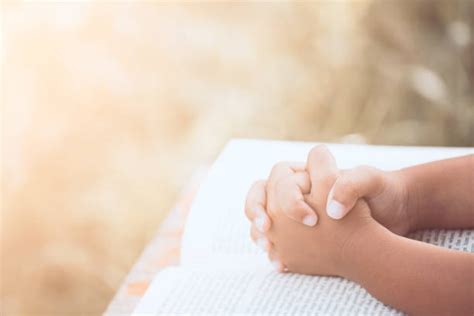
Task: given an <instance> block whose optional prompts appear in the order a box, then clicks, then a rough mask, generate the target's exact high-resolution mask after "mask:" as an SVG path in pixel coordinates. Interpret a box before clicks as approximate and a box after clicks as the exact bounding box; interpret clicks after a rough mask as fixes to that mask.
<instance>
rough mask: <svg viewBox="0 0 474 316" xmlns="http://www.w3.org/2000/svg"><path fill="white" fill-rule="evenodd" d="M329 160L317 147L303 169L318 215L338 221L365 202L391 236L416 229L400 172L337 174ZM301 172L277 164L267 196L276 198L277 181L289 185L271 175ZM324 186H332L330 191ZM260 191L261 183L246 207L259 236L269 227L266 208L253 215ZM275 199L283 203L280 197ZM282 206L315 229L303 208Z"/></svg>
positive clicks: (356, 170)
mask: <svg viewBox="0 0 474 316" xmlns="http://www.w3.org/2000/svg"><path fill="white" fill-rule="evenodd" d="M328 156H330V157H331V159H332V160H333V158H332V156H331V154H330V153H329V151H328V150H327V149H326V148H325V147H324V146H316V147H315V148H314V149H313V150H312V151H311V152H310V154H309V156H308V162H307V168H306V169H307V171H308V173H309V177H310V182H311V183H312V186H311V187H312V188H313V190H312V191H311V197H312V198H313V200H315V201H319V202H318V203H317V204H319V207H317V208H316V211H317V212H322V211H326V212H327V213H328V215H329V216H330V217H331V218H333V219H341V218H343V217H344V216H346V215H347V214H348V213H349V212H350V211H351V209H352V208H353V207H354V205H355V203H356V201H357V200H358V199H360V198H364V199H365V200H366V202H367V203H368V205H369V207H370V209H371V212H372V216H373V217H374V218H375V219H376V220H377V221H378V222H379V223H381V224H382V225H383V226H385V227H386V228H388V229H389V230H391V231H392V232H394V233H396V234H399V235H406V234H407V233H408V232H410V231H411V230H412V229H413V228H414V227H416V223H415V215H416V214H410V213H409V212H408V207H407V204H408V190H407V184H406V182H405V180H404V178H403V177H402V175H401V172H384V171H381V170H377V169H375V168H371V167H364V166H361V167H357V168H354V169H350V170H338V169H337V168H336V167H335V163H334V164H332V163H331V164H328V158H327V157H328ZM328 166H329V168H328ZM285 170H286V171H285ZM302 170H303V168H302V167H301V166H298V167H297V168H294V166H293V165H289V164H285V163H280V164H278V165H277V166H275V168H274V169H273V170H272V174H271V176H270V179H269V181H268V184H269V185H268V186H269V188H267V190H266V191H267V193H268V192H271V193H273V194H274V195H275V196H279V195H280V194H278V193H276V192H275V189H272V188H274V187H275V183H276V181H287V182H288V180H280V179H279V177H275V176H274V172H276V171H278V172H277V174H278V175H282V174H283V175H285V174H295V172H296V171H302ZM292 178H301V176H296V175H293V176H292ZM336 178H337V180H336V181H335V180H334V179H336ZM334 181H335V182H334ZM292 182H294V181H289V183H286V184H285V186H286V187H288V186H289V185H291V183H292ZM325 183H332V184H331V186H330V187H329V189H328V188H327V185H325ZM300 187H301V186H300ZM263 190H265V185H264V182H263V181H260V182H259V183H257V184H256V185H255V186H254V187H252V189H251V190H250V192H249V194H248V197H247V204H246V214H247V217H248V218H249V219H250V220H254V218H255V215H258V214H260V215H259V216H258V217H257V224H258V225H257V227H260V228H262V229H260V231H262V232H264V231H266V230H268V229H269V228H270V225H271V223H270V221H269V219H268V216H265V212H264V211H265V207H260V212H258V213H255V211H254V210H255V208H256V207H257V206H258V203H259V200H258V199H256V197H258V195H260V196H262V195H265V192H264V193H258V192H260V191H263ZM328 191H329V198H328ZM304 193H309V192H304ZM277 198H278V199H280V200H284V198H283V197H281V196H280V197H277ZM290 198H291V197H290ZM326 199H327V204H323V205H321V201H322V200H324V201H326ZM270 201H271V199H270ZM285 203H286V206H285V207H282V210H283V212H284V213H285V214H287V216H288V217H290V218H292V219H294V220H296V221H298V222H301V223H306V224H307V225H309V226H312V225H314V223H315V220H314V218H313V219H312V218H311V216H310V215H311V213H310V212H309V211H307V210H306V211H304V210H302V208H303V207H292V202H291V201H287V202H285ZM299 204H301V203H299ZM304 209H306V208H304ZM306 216H308V217H306ZM316 216H317V214H316ZM305 219H306V220H305Z"/></svg>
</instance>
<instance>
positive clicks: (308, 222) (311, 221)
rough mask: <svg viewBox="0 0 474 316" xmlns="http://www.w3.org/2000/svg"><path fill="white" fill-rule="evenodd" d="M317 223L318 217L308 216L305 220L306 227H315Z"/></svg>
mask: <svg viewBox="0 0 474 316" xmlns="http://www.w3.org/2000/svg"><path fill="white" fill-rule="evenodd" d="M317 221H318V218H317V217H316V215H306V216H305V217H304V218H303V224H305V225H306V226H314V225H316V222H317Z"/></svg>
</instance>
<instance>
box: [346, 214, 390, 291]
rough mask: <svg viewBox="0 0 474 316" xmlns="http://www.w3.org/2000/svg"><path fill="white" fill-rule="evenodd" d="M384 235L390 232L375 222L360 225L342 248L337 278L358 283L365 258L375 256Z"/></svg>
mask: <svg viewBox="0 0 474 316" xmlns="http://www.w3.org/2000/svg"><path fill="white" fill-rule="evenodd" d="M385 234H391V232H390V231H389V230H388V229H386V228H385V227H383V226H382V225H380V224H379V223H378V222H377V221H375V220H371V221H367V222H365V223H364V224H363V225H361V226H360V229H358V230H357V232H355V233H354V234H352V236H351V238H350V239H348V240H347V241H346V243H345V244H344V246H343V248H342V252H341V253H342V256H341V265H340V267H339V276H341V277H344V278H346V279H349V280H352V281H356V282H358V281H359V277H358V274H359V271H360V269H361V268H362V269H363V268H364V265H365V263H364V260H365V259H366V258H367V257H366V256H377V248H378V247H379V246H380V245H379V243H380V241H381V240H383V238H382V237H384V235H385Z"/></svg>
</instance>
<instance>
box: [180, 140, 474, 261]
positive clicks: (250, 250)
mask: <svg viewBox="0 0 474 316" xmlns="http://www.w3.org/2000/svg"><path fill="white" fill-rule="evenodd" d="M315 145H316V143H304V142H280V141H259V140H234V141H231V142H230V143H229V144H228V145H227V146H226V148H225V149H224V151H223V152H222V154H221V155H220V156H219V158H218V159H217V161H216V162H215V164H214V165H213V167H212V169H211V171H210V174H209V175H208V177H207V180H206V181H205V182H204V183H203V185H202V186H201V189H200V190H199V193H198V194H197V196H196V198H195V201H194V203H193V206H192V208H191V211H190V214H189V216H188V220H187V224H186V227H185V232H184V236H183V242H182V249H181V264H182V265H189V264H200V263H203V264H209V263H210V262H214V263H215V262H219V263H221V264H222V265H235V264H238V265H239V266H242V265H251V266H263V265H268V262H267V260H266V255H265V254H263V253H262V252H260V250H259V249H258V248H257V247H256V246H255V245H254V244H253V243H252V241H251V239H250V233H249V231H250V223H249V221H248V220H247V218H246V217H245V215H244V203H245V198H246V195H247V192H248V190H249V189H250V186H251V185H252V183H253V182H255V181H256V180H259V179H264V178H267V177H268V175H269V173H270V171H271V168H272V167H273V165H274V164H275V163H277V162H279V161H306V158H307V155H308V153H309V151H310V149H311V148H312V147H314V146H315ZM328 146H329V149H330V150H331V152H332V153H333V155H334V156H335V158H336V161H337V164H338V167H340V168H352V167H355V166H358V165H371V166H374V167H377V168H380V169H383V170H396V169H400V168H403V167H408V166H411V165H416V164H420V163H425V162H429V161H433V160H439V159H446V158H450V157H456V156H462V155H466V154H469V153H474V150H473V149H470V148H433V147H396V146H368V145H338V144H330V145H328Z"/></svg>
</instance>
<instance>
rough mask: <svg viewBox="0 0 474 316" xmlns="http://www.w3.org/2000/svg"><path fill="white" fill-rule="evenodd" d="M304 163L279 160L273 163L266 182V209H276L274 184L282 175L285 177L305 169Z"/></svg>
mask: <svg viewBox="0 0 474 316" xmlns="http://www.w3.org/2000/svg"><path fill="white" fill-rule="evenodd" d="M305 165H306V164H305V163H301V162H287V161H283V162H279V163H277V164H275V165H274V166H273V168H272V170H271V172H270V175H269V177H268V181H267V184H266V190H267V205H266V206H267V207H266V210H267V211H269V210H275V209H277V208H278V207H277V205H275V204H276V198H275V197H276V192H275V186H276V184H277V183H278V180H280V179H281V178H282V177H287V176H290V175H292V174H294V173H295V172H301V171H304V170H305Z"/></svg>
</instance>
